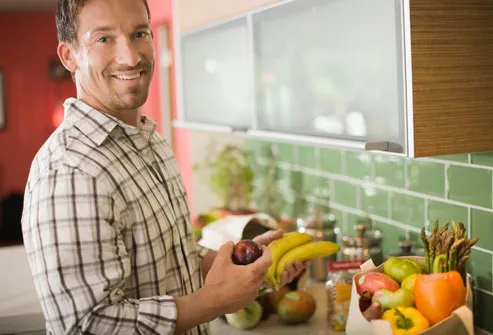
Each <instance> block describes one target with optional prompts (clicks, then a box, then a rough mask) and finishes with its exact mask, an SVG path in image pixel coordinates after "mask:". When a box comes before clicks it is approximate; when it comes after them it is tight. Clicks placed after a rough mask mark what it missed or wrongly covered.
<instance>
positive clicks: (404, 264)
mask: <svg viewBox="0 0 493 335" xmlns="http://www.w3.org/2000/svg"><path fill="white" fill-rule="evenodd" d="M383 272H384V273H385V274H386V275H387V276H390V277H392V278H394V279H395V280H397V281H398V282H399V283H400V282H402V281H403V280H404V278H406V277H407V276H410V275H412V274H414V273H421V264H419V263H418V262H417V261H415V260H413V259H406V258H397V257H392V258H390V259H389V260H387V261H386V262H385V263H384V264H383Z"/></svg>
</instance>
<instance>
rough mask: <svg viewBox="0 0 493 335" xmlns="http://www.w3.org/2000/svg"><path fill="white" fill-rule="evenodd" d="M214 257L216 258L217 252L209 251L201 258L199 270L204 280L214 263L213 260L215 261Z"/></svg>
mask: <svg viewBox="0 0 493 335" xmlns="http://www.w3.org/2000/svg"><path fill="white" fill-rule="evenodd" d="M216 256H217V251H215V250H209V251H208V252H207V253H206V254H205V256H204V257H203V258H202V260H201V262H200V269H201V270H202V274H203V276H204V278H205V277H206V276H207V273H209V270H210V268H211V266H212V263H213V262H214V259H216Z"/></svg>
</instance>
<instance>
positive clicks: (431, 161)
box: [420, 157, 493, 170]
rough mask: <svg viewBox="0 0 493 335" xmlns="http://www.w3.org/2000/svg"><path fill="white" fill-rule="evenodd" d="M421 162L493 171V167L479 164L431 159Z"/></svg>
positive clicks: (424, 159) (427, 158)
mask: <svg viewBox="0 0 493 335" xmlns="http://www.w3.org/2000/svg"><path fill="white" fill-rule="evenodd" d="M420 160H423V161H426V162H430V163H436V164H450V165H454V166H463V167H470V168H473V169H484V170H493V166H488V165H479V164H474V163H464V162H456V161H442V160H440V159H436V158H430V157H424V158H420Z"/></svg>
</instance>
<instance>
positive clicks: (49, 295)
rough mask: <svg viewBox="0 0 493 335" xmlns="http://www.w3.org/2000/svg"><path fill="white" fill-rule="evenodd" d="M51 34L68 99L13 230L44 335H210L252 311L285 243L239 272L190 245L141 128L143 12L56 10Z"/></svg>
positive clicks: (158, 149) (171, 190)
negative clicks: (19, 235)
mask: <svg viewBox="0 0 493 335" xmlns="http://www.w3.org/2000/svg"><path fill="white" fill-rule="evenodd" d="M56 21H57V29H58V39H59V45H58V55H59V57H60V59H61V61H62V62H63V64H64V66H65V67H66V68H67V69H68V70H69V71H70V72H71V73H72V76H73V79H74V82H75V84H76V88H77V98H70V99H67V100H66V102H65V104H64V107H65V116H64V121H63V122H62V124H61V125H60V127H59V128H58V129H56V130H55V132H54V133H53V134H52V135H51V136H50V138H49V139H48V140H47V141H46V143H45V144H44V145H43V146H42V147H41V149H40V150H39V152H38V153H37V154H36V157H35V158H34V160H33V163H32V166H31V171H30V174H29V179H28V182H27V185H26V192H25V200H24V212H23V217H22V227H23V235H24V244H25V248H26V251H27V254H28V259H29V264H30V267H31V271H32V274H33V279H34V284H35V287H36V291H37V294H38V296H39V299H40V302H41V307H42V309H43V313H44V315H45V318H46V330H47V333H48V334H97V335H101V334H182V333H187V334H208V333H209V327H208V324H207V323H208V322H209V321H211V320H213V319H214V318H216V317H218V316H220V315H222V314H226V313H232V312H235V311H237V310H239V309H240V308H242V307H245V306H247V305H249V304H250V303H251V302H252V301H253V300H254V299H255V297H256V296H257V293H258V290H259V288H260V287H261V286H262V284H263V281H264V278H265V274H266V272H267V269H268V267H269V266H270V264H271V263H272V260H271V254H270V252H269V250H268V249H267V248H265V245H267V244H268V243H269V242H270V241H272V240H273V239H275V238H278V237H280V236H281V234H282V233H281V232H280V231H277V232H269V233H266V234H264V235H261V236H258V237H257V238H256V241H257V242H258V243H259V244H261V245H263V255H262V257H260V258H259V259H258V260H256V261H255V262H254V263H252V264H249V265H247V266H238V265H235V264H233V262H232V259H231V255H232V250H233V243H232V242H230V243H226V244H225V245H223V246H222V247H221V249H220V250H219V252H215V251H212V250H207V249H204V248H200V247H198V246H196V245H195V243H194V240H193V238H192V234H191V225H190V212H189V208H188V203H187V198H186V192H185V189H184V187H183V183H182V180H181V177H180V174H179V171H178V167H177V164H176V162H175V159H174V157H173V153H172V151H171V149H170V147H169V145H168V143H166V141H165V140H164V139H163V138H162V137H161V136H160V135H159V134H158V133H157V132H156V131H155V128H156V122H155V121H153V120H151V119H149V118H147V117H145V116H142V115H141V106H142V105H143V104H144V102H145V101H146V99H147V94H148V90H149V84H150V81H151V78H152V75H153V70H154V62H155V52H154V44H153V38H152V32H151V29H150V25H149V22H150V15H149V8H148V6H147V3H146V1H145V0H59V3H58V8H57V15H56ZM302 269H303V265H302V264H300V263H299V262H297V263H296V264H295V265H291V266H290V267H289V269H288V270H287V271H286V272H285V273H284V274H283V279H284V282H288V281H290V280H291V279H292V278H294V277H295V276H296V275H297V274H299V273H300V272H301V271H302ZM204 278H205V280H204Z"/></svg>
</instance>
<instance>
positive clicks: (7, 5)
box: [0, 0, 58, 12]
mask: <svg viewBox="0 0 493 335" xmlns="http://www.w3.org/2000/svg"><path fill="white" fill-rule="evenodd" d="M57 2H58V0H0V12H11V11H48V10H52V11H54V10H55V9H56V4H57Z"/></svg>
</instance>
